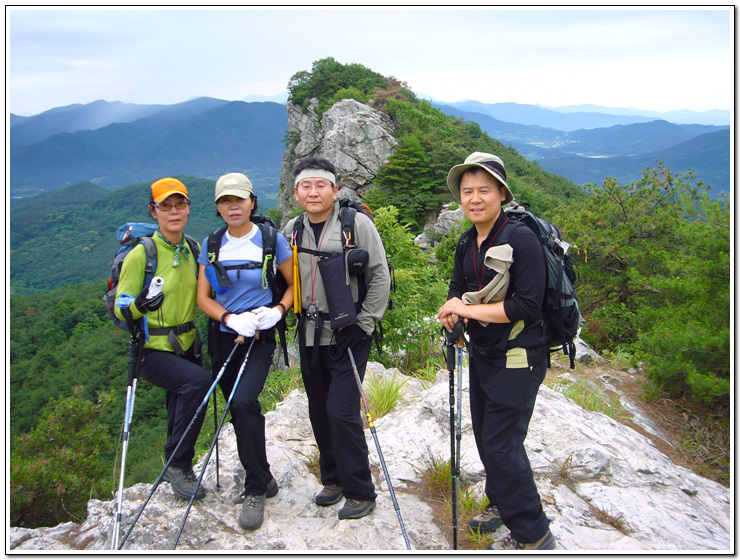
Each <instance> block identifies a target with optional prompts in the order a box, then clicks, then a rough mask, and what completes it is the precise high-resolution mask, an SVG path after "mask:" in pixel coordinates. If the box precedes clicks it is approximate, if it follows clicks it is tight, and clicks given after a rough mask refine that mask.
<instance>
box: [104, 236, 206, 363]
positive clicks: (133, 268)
mask: <svg viewBox="0 0 740 560" xmlns="http://www.w3.org/2000/svg"><path fill="white" fill-rule="evenodd" d="M152 239H153V240H154V243H155V244H156V247H157V269H156V270H155V272H154V275H155V276H161V277H162V278H163V279H164V286H163V292H164V302H163V303H162V307H160V308H159V309H158V310H157V311H155V312H153V313H149V314H148V316H147V322H148V325H149V328H150V329H151V328H163V327H165V328H166V327H174V326H177V325H182V324H184V323H188V322H190V321H194V320H195V303H196V292H197V287H198V279H197V275H196V272H197V270H198V263H197V262H196V257H195V255H193V254H192V253H191V252H190V250H189V248H188V256H187V258H184V255H182V256H181V258H180V266H178V267H177V268H173V267H172V260H173V259H174V256H175V250H174V249H173V248H172V247H170V246H169V245H167V244H166V243H165V242H164V241H162V240H161V239H160V238H159V236H158V235H154V236H152ZM185 246H186V247H187V246H188V245H187V243H185ZM145 266H146V252H145V250H144V246H143V245H141V244H139V245H137V246H136V247H134V248H133V250H132V251H131V252H130V253H129V254H128V255H127V256H126V258H125V259H124V260H123V266H122V267H121V277H120V280H119V281H118V289H117V291H116V301H118V298H119V297H120V296H121V294H129V295H132V296H134V297H136V296H138V295H139V293H140V292H141V289H142V287H143V285H144V268H145ZM130 310H131V315H132V316H133V318H134V319H138V318H140V317H141V316H143V313H142V312H141V311H139V309H138V308H137V307H136V306H135V305H134V304H133V303H132V304H131V307H130ZM115 314H116V317H118V318H119V319H125V318H124V316H123V314H122V312H121V309H120V308H118V307H115ZM195 333H196V331H195V329H192V330H190V331H189V332H186V333H185V334H182V335H178V336H177V340H178V342H179V343H180V345H181V346H182V348H183V350H187V349H188V348H190V347H191V346H192V345H193V342H195ZM144 348H148V349H150V350H164V351H166V352H173V351H174V350H173V348H172V345H171V344H170V343H169V342H168V341H167V337H166V336H150V337H149V342H148V343H146V344H145V346H144Z"/></svg>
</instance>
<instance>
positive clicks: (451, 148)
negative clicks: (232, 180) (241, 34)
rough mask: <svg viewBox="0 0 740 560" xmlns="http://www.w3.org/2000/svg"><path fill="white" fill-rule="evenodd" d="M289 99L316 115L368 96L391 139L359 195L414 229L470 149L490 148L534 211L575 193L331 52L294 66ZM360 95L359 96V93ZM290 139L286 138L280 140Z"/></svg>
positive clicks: (391, 81) (443, 197)
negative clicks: (312, 105) (302, 67)
mask: <svg viewBox="0 0 740 560" xmlns="http://www.w3.org/2000/svg"><path fill="white" fill-rule="evenodd" d="M288 89H289V92H290V100H291V101H292V102H293V103H295V104H298V105H301V106H303V107H304V109H305V108H306V107H307V104H308V100H309V99H311V98H312V97H315V98H317V99H318V100H319V116H320V115H321V114H322V113H323V112H324V111H326V110H327V109H328V108H329V107H331V105H332V104H333V103H335V102H336V101H339V100H340V99H343V98H353V99H357V100H358V101H361V102H371V100H372V102H371V104H372V106H373V107H375V108H377V109H379V110H382V111H384V112H385V113H387V114H388V115H389V116H390V117H391V119H392V121H393V123H394V125H395V135H396V138H397V140H398V147H397V149H396V151H395V153H394V154H393V155H392V156H391V158H390V161H389V162H388V163H387V164H386V165H384V166H383V167H382V168H381V169H380V171H379V173H378V177H377V180H376V182H375V186H376V188H375V189H374V190H372V191H371V192H370V193H368V195H367V196H366V202H367V203H368V204H369V205H370V207H371V208H376V207H381V206H388V205H392V206H395V207H396V208H397V209H398V219H399V220H400V221H401V222H402V223H405V224H408V225H409V226H410V227H411V231H413V232H416V233H418V232H419V231H421V228H422V226H423V225H424V223H425V222H426V220H427V218H428V217H429V215H430V214H432V213H433V212H435V211H436V210H438V209H439V207H440V206H441V205H442V204H443V203H445V202H449V201H452V200H453V198H452V195H451V194H450V192H449V190H448V189H447V184H446V178H447V172H448V171H449V169H450V167H452V166H453V165H456V164H458V163H462V162H463V160H464V159H465V158H466V157H467V156H468V155H469V154H470V153H472V152H474V151H483V152H492V153H496V154H498V155H499V156H500V157H502V158H503V159H504V161H505V162H506V168H507V176H508V177H509V181H508V182H509V185H510V186H511V187H512V189H513V190H514V192H515V193H516V195H517V199H518V200H519V201H520V202H522V203H528V204H530V205H531V208H532V210H533V211H535V212H538V213H542V212H544V211H546V210H551V209H553V208H555V207H557V206H559V205H562V204H568V203H571V202H573V201H575V200H579V199H580V198H581V197H582V192H581V190H580V189H579V188H578V187H576V186H575V185H574V184H573V183H571V182H570V181H568V180H566V179H564V178H562V177H559V176H557V175H553V174H551V173H547V172H546V171H543V170H542V168H540V167H539V166H538V165H537V164H534V163H530V162H528V161H527V160H526V159H525V158H523V157H522V156H520V155H519V154H518V153H517V151H516V150H514V149H513V148H510V147H507V146H505V145H503V144H501V143H500V142H498V141H496V140H494V139H492V138H491V137H490V136H488V135H487V134H485V133H483V131H482V130H481V128H480V126H479V125H478V124H477V123H474V122H469V121H465V120H462V119H458V118H455V117H450V116H447V115H445V114H444V113H442V111H440V110H439V109H435V108H434V107H432V105H431V103H429V102H428V101H425V100H419V99H417V98H416V96H415V95H414V94H413V92H411V91H410V90H408V88H407V86H406V84H403V83H401V82H399V81H398V80H396V79H395V78H392V77H391V78H385V77H383V76H381V75H380V74H377V73H375V72H373V71H372V70H369V69H367V68H365V67H364V66H362V65H359V64H347V65H343V64H341V63H339V62H337V61H336V60H334V59H333V58H325V59H322V60H319V61H317V62H315V63H314V64H313V67H312V69H311V71H310V72H309V71H301V72H298V73H296V74H295V75H294V76H293V77H292V78H291V80H290V82H289V84H288ZM365 100H366V101H365ZM296 142H297V139H295V138H293V139H288V147H287V148H286V149H290V146H291V143H292V144H293V145H294V144H295V143H296Z"/></svg>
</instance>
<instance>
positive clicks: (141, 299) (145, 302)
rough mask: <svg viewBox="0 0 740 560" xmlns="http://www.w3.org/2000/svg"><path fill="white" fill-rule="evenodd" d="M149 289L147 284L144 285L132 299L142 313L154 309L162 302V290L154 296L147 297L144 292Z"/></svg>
mask: <svg viewBox="0 0 740 560" xmlns="http://www.w3.org/2000/svg"><path fill="white" fill-rule="evenodd" d="M148 291H149V286H145V287H144V289H143V290H141V292H140V293H139V295H138V296H137V297H136V300H134V305H135V306H136V308H137V309H138V310H139V311H141V312H142V313H149V312H150V311H156V310H157V309H159V308H160V307H162V304H163V303H164V292H159V293H158V294H157V295H156V296H154V297H151V298H147V297H146V294H147V292H148Z"/></svg>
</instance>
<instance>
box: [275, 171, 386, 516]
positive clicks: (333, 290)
mask: <svg viewBox="0 0 740 560" xmlns="http://www.w3.org/2000/svg"><path fill="white" fill-rule="evenodd" d="M293 177H294V187H293V190H294V193H295V198H296V201H298V204H300V206H301V208H303V210H304V212H303V214H301V215H300V216H298V217H297V218H294V219H293V220H290V221H289V222H288V224H287V225H286V226H285V228H284V229H283V233H284V235H285V236H286V237H287V238H288V239H289V240H292V243H293V244H294V245H296V246H297V247H298V268H299V276H300V285H301V301H300V304H301V308H302V312H301V314H300V319H299V322H298V335H299V344H300V347H301V373H302V375H303V383H304V385H305V388H306V395H307V396H308V410H309V417H310V420H311V427H312V429H313V433H314V437H315V438H316V443H317V445H318V447H319V466H320V469H321V482H322V484H323V485H324V488H323V489H322V490H321V492H319V493H318V494H317V495H316V497H315V502H316V504H317V505H319V506H330V505H332V504H336V503H338V502H339V501H340V500H341V499H342V497H344V498H346V499H345V502H344V505H343V507H342V508H341V509H340V510H339V519H359V518H360V517H364V516H366V515H368V514H369V513H370V512H371V511H372V510H373V509H374V508H375V498H376V494H375V488H374V485H373V481H372V477H371V474H370V465H369V461H368V448H367V442H366V441H365V432H364V430H363V426H362V418H361V411H360V393H359V389H358V387H357V384H356V381H355V377H354V369H353V367H352V362H351V361H350V357H349V352H348V349H351V352H352V355H353V357H354V360H355V364H356V365H357V370H358V373H359V375H360V378H364V375H365V368H366V366H367V361H368V358H369V356H370V350H371V346H372V336H373V333H374V331H375V325H376V323H377V322H378V321H380V319H381V318H382V317H383V313H385V309H386V306H387V304H388V295H389V292H390V274H389V272H388V264H387V261H386V256H385V250H384V248H383V244H382V242H381V240H380V236H379V235H378V231H377V230H376V229H375V225H374V224H373V221H372V220H371V219H370V218H368V217H367V216H365V215H364V214H362V213H360V212H357V214H356V215H355V216H354V227H353V228H352V229H353V233H350V234H349V235H348V233H347V229H346V228H345V230H344V231H343V228H342V217H343V216H345V214H343V212H345V211H346V210H347V209H346V208H342V209H340V205H339V202H338V201H337V192H338V187H337V179H336V169H335V168H334V166H333V165H332V164H331V163H330V162H329V161H327V160H325V159H321V158H314V157H311V158H307V159H305V160H303V161H302V162H301V163H300V164H298V166H297V167H296V168H295V169H294V170H293ZM352 236H354V237H355V239H346V237H352ZM350 247H352V248H351V249H350ZM357 255H359V259H358V260H357V261H352V260H351V258H353V257H354V256H357ZM348 262H355V264H359V265H360V270H361V272H360V273H359V275H354V274H356V273H355V272H354V271H352V272H350V270H349V268H350V265H348V264H347V263H348ZM355 264H352V265H351V268H353V269H355V268H356V267H355ZM343 298H344V305H345V307H344V308H342V303H343Z"/></svg>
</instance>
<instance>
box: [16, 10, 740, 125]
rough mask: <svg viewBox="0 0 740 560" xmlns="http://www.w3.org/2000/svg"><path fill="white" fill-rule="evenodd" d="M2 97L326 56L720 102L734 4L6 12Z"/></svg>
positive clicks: (545, 89) (131, 99) (446, 74)
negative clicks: (600, 6)
mask: <svg viewBox="0 0 740 560" xmlns="http://www.w3.org/2000/svg"><path fill="white" fill-rule="evenodd" d="M5 18H6V30H7V33H6V107H7V110H8V111H9V112H11V113H15V114H18V115H24V116H30V115H33V114H37V113H40V112H42V111H45V110H48V109H51V108H53V107H59V106H63V105H69V104H72V103H89V102H92V101H95V100H97V99H105V100H107V101H124V102H128V103H144V104H149V103H163V104H171V103H178V102H181V101H185V100H187V99H191V98H193V97H199V96H210V97H216V98H220V99H228V100H235V99H244V98H246V97H248V96H250V95H261V96H272V95H278V94H280V93H282V92H284V91H285V89H286V86H287V83H288V81H289V80H290V77H291V76H292V75H293V74H295V73H296V72H298V71H301V70H310V69H311V65H312V63H313V62H314V61H316V60H319V59H321V58H325V57H328V56H332V57H334V58H335V59H337V60H338V61H339V62H342V63H350V62H357V63H360V64H362V65H364V66H367V67H368V68H371V69H372V70H375V71H376V72H379V73H381V74H384V75H387V76H395V77H396V78H398V79H399V80H402V81H405V82H407V83H408V85H409V86H410V87H411V88H412V89H413V90H414V91H415V92H416V93H417V94H420V95H424V96H429V97H433V98H435V99H439V100H443V101H448V102H453V101H459V100H463V99H475V100H478V101H483V102H486V103H498V102H509V101H512V102H516V103H531V104H541V105H545V106H555V107H557V106H565V105H579V104H594V105H601V106H608V107H635V108H638V109H642V110H658V111H668V110H678V109H692V110H695V111H706V110H710V109H721V110H726V111H729V110H731V109H732V106H733V101H734V84H735V74H734V28H733V8H731V7H725V8H718V9H710V8H701V7H695V8H693V9H688V8H686V9H679V8H678V7H672V8H671V9H655V8H653V9H640V8H635V7H632V8H625V9H615V8H612V9H598V8H592V9H587V8H568V9H566V8H557V9H556V8H553V9H546V8H543V7H538V8H529V9H522V8H509V9H504V8H482V7H476V8H458V7H455V8H453V7H439V8H435V7H423V8H409V7H407V8H398V9H394V8H387V7H385V8H377V9H374V8H364V9H360V8H349V7H348V8H336V7H335V8H323V9H305V8H262V9H250V8H242V9H239V8H233V7H229V8H223V9H215V8H207V9H195V8H193V9H186V8H184V7H180V8H178V9H163V8H159V9H152V10H147V9H142V8H141V7H137V8H125V7H119V8H100V9H94V8H89V7H83V8H77V9H73V8H67V9H63V8H43V9H42V8H37V9H34V8H30V7H19V8H6V11H5Z"/></svg>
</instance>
